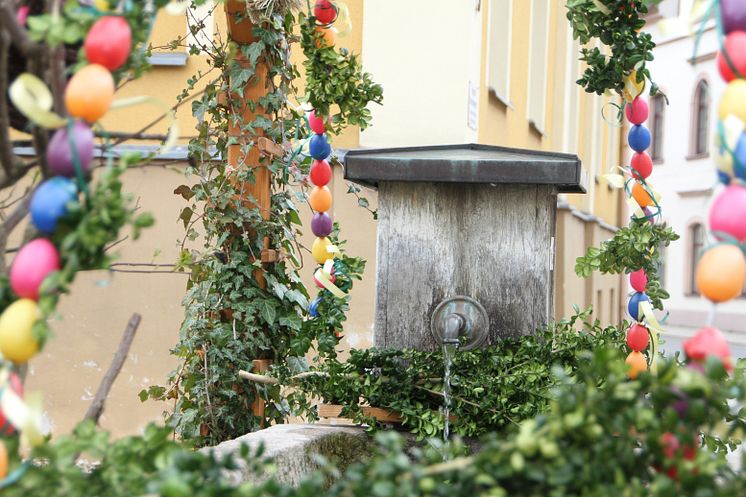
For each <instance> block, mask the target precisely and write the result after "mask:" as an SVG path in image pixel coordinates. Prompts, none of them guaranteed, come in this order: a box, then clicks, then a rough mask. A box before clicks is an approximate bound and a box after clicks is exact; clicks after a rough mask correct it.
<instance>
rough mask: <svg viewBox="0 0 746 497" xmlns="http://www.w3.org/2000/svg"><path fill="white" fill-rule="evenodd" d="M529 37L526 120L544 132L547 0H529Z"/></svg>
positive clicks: (547, 33)
mask: <svg viewBox="0 0 746 497" xmlns="http://www.w3.org/2000/svg"><path fill="white" fill-rule="evenodd" d="M530 33H531V37H530V38H529V51H528V53H529V60H528V102H527V114H528V116H527V117H528V121H529V123H530V124H531V125H533V127H534V129H536V131H538V132H539V133H542V134H543V133H544V126H545V125H544V117H545V113H546V95H547V52H548V49H549V38H548V36H549V0H531V31H530Z"/></svg>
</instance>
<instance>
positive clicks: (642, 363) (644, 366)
mask: <svg viewBox="0 0 746 497" xmlns="http://www.w3.org/2000/svg"><path fill="white" fill-rule="evenodd" d="M624 362H626V363H627V366H628V369H627V376H629V377H630V379H632V380H634V379H636V378H637V377H638V376H640V374H641V373H644V372H645V371H647V370H648V361H647V359H645V355H644V354H643V353H642V352H637V351H632V352H631V353H630V354H629V355H628V356H627V359H626V360H625V361H624Z"/></svg>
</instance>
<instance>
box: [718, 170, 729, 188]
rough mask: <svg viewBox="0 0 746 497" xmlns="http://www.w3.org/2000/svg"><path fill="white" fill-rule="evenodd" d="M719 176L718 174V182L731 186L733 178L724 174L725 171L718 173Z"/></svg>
mask: <svg viewBox="0 0 746 497" xmlns="http://www.w3.org/2000/svg"><path fill="white" fill-rule="evenodd" d="M717 174H718V181H719V182H721V183H722V184H724V185H726V186H727V185H730V184H731V182H732V181H733V178H732V177H731V176H730V175H729V174H727V173H724V172H723V171H718V173H717Z"/></svg>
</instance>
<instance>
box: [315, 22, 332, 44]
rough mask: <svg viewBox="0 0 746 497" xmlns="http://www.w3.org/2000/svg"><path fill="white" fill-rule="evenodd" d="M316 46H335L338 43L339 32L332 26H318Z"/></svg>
mask: <svg viewBox="0 0 746 497" xmlns="http://www.w3.org/2000/svg"><path fill="white" fill-rule="evenodd" d="M315 36H316V46H317V47H318V48H326V47H333V46H334V45H335V44H336V43H337V34H336V33H335V32H334V28H332V27H331V26H316V35H315Z"/></svg>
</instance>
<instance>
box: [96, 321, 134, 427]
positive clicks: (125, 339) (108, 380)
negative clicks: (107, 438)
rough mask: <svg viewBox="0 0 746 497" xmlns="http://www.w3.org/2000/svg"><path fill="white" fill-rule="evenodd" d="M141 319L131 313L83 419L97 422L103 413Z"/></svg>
mask: <svg viewBox="0 0 746 497" xmlns="http://www.w3.org/2000/svg"><path fill="white" fill-rule="evenodd" d="M141 320H142V316H140V315H139V314H138V313H134V314H132V317H131V318H130V320H129V323H127V328H126V329H125V330H124V334H123V335H122V341H121V342H119V348H117V352H116V354H115V355H114V360H113V361H112V362H111V365H110V366H109V370H108V371H106V374H105V375H104V378H103V379H102V380H101V384H100V385H99V387H98V391H97V392H96V396H95V397H94V398H93V402H92V403H91V405H90V407H89V408H88V411H87V412H86V413H85V418H83V419H84V420H88V419H92V420H93V421H94V422H95V423H96V424H98V420H99V418H100V417H101V415H102V414H103V413H104V406H105V404H106V398H107V397H108V396H109V392H110V391H111V387H112V385H113V384H114V381H116V379H117V376H119V373H120V372H121V371H122V367H123V366H124V361H126V360H127V355H128V354H129V351H130V347H132V341H133V340H134V339H135V333H137V328H138V327H139V326H140V321H141Z"/></svg>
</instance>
